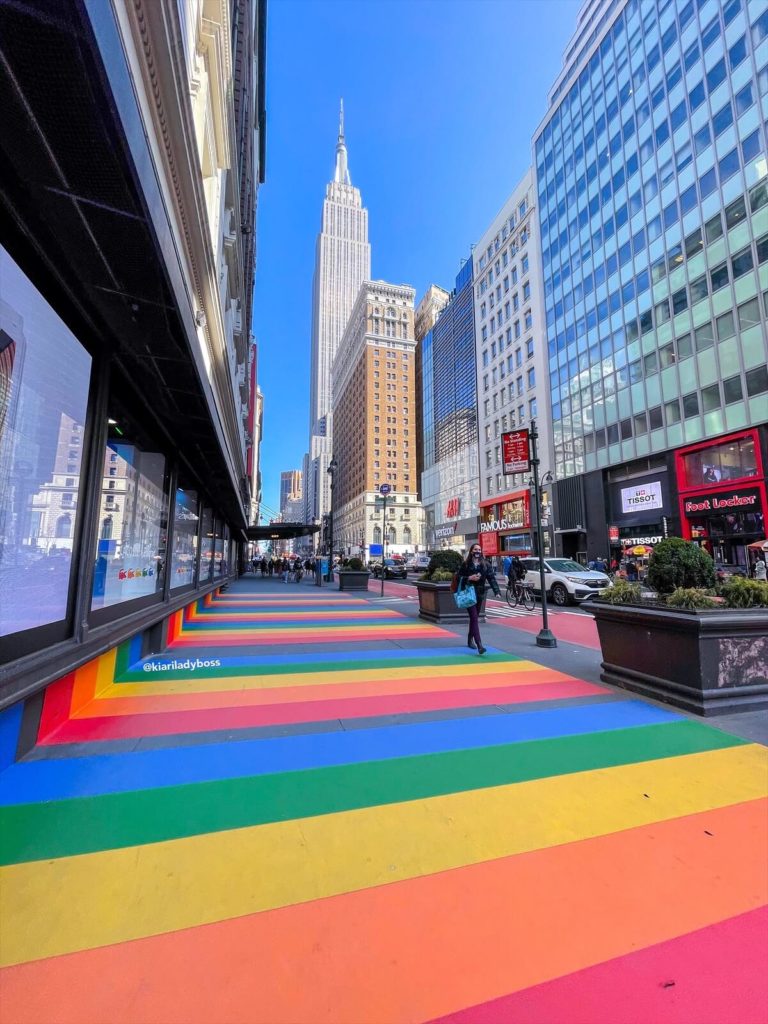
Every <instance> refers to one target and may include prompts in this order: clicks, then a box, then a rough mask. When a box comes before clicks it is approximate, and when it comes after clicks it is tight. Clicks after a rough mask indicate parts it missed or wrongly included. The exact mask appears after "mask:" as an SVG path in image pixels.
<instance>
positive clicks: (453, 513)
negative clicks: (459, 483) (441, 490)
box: [445, 498, 461, 519]
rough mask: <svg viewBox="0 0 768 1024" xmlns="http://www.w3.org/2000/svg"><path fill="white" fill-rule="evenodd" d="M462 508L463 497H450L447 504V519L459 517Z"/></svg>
mask: <svg viewBox="0 0 768 1024" xmlns="http://www.w3.org/2000/svg"><path fill="white" fill-rule="evenodd" d="M460 510H461V498H449V499H448V504H447V505H446V506H445V518H446V519H458V518H459V514H460Z"/></svg>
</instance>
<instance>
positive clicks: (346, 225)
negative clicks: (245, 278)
mask: <svg viewBox="0 0 768 1024" xmlns="http://www.w3.org/2000/svg"><path fill="white" fill-rule="evenodd" d="M370 276H371V247H370V245H369V244H368V211H367V210H366V209H365V208H364V206H363V203H362V199H361V197H360V190H359V189H357V188H355V187H354V186H353V185H352V181H351V179H350V176H349V166H348V163H347V146H346V142H345V139H344V101H343V100H342V102H341V109H340V113H339V137H338V140H337V142H336V168H335V171H334V175H333V181H330V182H329V183H328V185H327V186H326V189H325V200H324V202H323V216H322V222H321V225H320V234H319V235H318V236H317V246H316V250H315V273H314V278H313V282H312V363H311V369H310V385H309V387H310V399H309V457H308V459H307V466H306V469H307V472H305V475H304V493H305V497H306V505H305V508H306V515H307V520H308V521H310V522H311V521H312V520H313V519H317V520H319V521H322V517H323V515H324V514H325V513H326V512H328V511H329V504H330V487H329V484H330V481H329V478H328V473H327V469H328V463H329V461H330V458H331V455H332V453H333V423H332V417H331V368H332V366H333V360H334V358H335V356H336V350H337V349H338V347H339V342H340V341H341V337H342V335H343V334H344V329H345V328H346V326H347V321H348V319H349V314H350V313H351V312H352V306H353V305H354V302H355V299H356V298H357V293H358V291H359V290H360V285H361V284H362V283H363V281H366V280H368V279H369V278H370ZM342 471H343V470H342Z"/></svg>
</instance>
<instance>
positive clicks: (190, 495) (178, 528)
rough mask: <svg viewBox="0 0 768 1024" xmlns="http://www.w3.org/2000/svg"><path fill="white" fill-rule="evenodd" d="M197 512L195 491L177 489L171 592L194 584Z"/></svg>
mask: <svg viewBox="0 0 768 1024" xmlns="http://www.w3.org/2000/svg"><path fill="white" fill-rule="evenodd" d="M199 510H200V504H199V501H198V497H197V491H192V490H189V489H188V488H183V487H179V488H177V490H176V504H175V511H174V515H173V551H172V552H171V590H175V589H177V588H178V587H188V586H190V585H191V584H193V583H194V582H195V566H196V564H197V534H198V527H199V523H200V515H199Z"/></svg>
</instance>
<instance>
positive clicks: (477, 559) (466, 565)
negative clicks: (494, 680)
mask: <svg viewBox="0 0 768 1024" xmlns="http://www.w3.org/2000/svg"><path fill="white" fill-rule="evenodd" d="M459 586H471V587H474V588H475V596H476V598H477V602H476V603H475V604H473V605H472V606H471V607H470V608H467V615H468V616H469V632H468V634H467V646H468V647H470V648H471V649H472V650H475V648H477V652H478V654H485V647H483V641H482V638H481V636H480V616H481V615H482V613H483V605H484V603H485V590H486V587H490V588H491V590H493V592H494V594H495V595H496V597H501V591H500V590H499V585H498V583H497V582H496V574H495V573H494V571H493V568H492V567H491V566H490V565H489V564H488V562H486V561H485V559H484V558H483V552H482V550H481V549H480V545H479V544H473V545H472V546H471V547H470V549H469V554H468V555H467V557H466V559H465V560H464V562H462V564H461V568H460V569H459Z"/></svg>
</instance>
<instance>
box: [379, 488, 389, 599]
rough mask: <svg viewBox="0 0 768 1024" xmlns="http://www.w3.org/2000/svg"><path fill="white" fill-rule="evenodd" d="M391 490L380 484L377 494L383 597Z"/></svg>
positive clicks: (382, 593) (382, 591)
mask: <svg viewBox="0 0 768 1024" xmlns="http://www.w3.org/2000/svg"><path fill="white" fill-rule="evenodd" d="M391 490H392V488H391V487H390V486H389V484H381V486H380V487H379V494H380V495H381V497H382V502H383V503H382V507H381V524H382V525H381V596H382V597H384V576H385V573H386V568H385V566H386V554H387V495H388V494H389V492H390V491H391Z"/></svg>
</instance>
